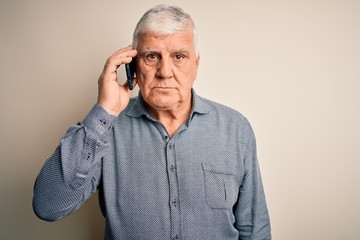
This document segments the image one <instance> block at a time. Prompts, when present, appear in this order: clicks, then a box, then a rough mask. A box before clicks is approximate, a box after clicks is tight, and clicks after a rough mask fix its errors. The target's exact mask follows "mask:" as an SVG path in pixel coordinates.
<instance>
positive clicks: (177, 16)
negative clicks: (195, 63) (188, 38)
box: [132, 4, 199, 56]
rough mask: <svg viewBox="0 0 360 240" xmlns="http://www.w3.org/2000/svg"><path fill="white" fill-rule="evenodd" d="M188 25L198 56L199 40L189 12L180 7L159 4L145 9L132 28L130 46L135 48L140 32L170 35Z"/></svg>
mask: <svg viewBox="0 0 360 240" xmlns="http://www.w3.org/2000/svg"><path fill="white" fill-rule="evenodd" d="M189 27H191V28H192V30H193V38H194V47H195V51H196V55H197V56H198V55H199V40H198V35H197V32H196V29H195V24H194V22H193V20H192V18H191V16H190V14H188V13H186V12H184V11H183V10H182V9H181V8H180V7H177V6H172V5H167V4H160V5H157V6H155V7H153V8H151V9H149V10H148V11H146V12H145V13H144V15H143V16H142V17H141V19H140V20H139V22H138V23H137V25H136V28H135V30H134V34H133V42H132V46H133V47H134V48H135V49H136V48H137V47H138V44H139V38H140V35H141V34H144V33H149V32H154V33H158V34H160V35H170V34H173V33H175V32H178V31H181V30H185V29H186V28H189Z"/></svg>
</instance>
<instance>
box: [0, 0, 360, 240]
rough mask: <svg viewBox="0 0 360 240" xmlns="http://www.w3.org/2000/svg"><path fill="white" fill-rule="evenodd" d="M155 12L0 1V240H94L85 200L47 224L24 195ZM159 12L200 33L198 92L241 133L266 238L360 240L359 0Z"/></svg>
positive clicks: (98, 221)
mask: <svg viewBox="0 0 360 240" xmlns="http://www.w3.org/2000/svg"><path fill="white" fill-rule="evenodd" d="M158 3H161V2H160V1H156V0H147V1H145V0H143V1H139V0H132V1H123V0H104V1H95V0H86V1H85V0H77V1H70V0H64V1H51V0H43V1H41V0H31V1H30V0H29V1H25V0H1V2H0V41H1V42H0V70H1V71H0V109H1V118H0V119H1V120H0V121H1V124H0V148H1V149H0V151H1V166H0V187H1V193H0V194H1V195H0V196H1V197H0V239H4V240H5V239H34V240H35V239H36V240H38V239H52V240H56V239H59V240H60V239H77V240H89V239H90V240H95V239H102V236H103V232H104V230H103V227H104V219H103V217H102V216H101V214H100V211H99V208H98V204H97V196H96V195H95V196H94V197H93V198H91V199H90V200H89V201H88V202H87V203H86V204H85V205H84V206H83V207H82V208H81V209H80V210H79V211H78V212H76V213H75V214H73V215H71V216H69V217H66V218H64V219H62V220H59V221H57V222H53V223H48V222H44V221H41V220H39V219H37V218H36V216H35V215H34V214H33V212H32V206H31V201H32V190H33V189H32V188H33V184H34V180H35V178H36V176H37V174H38V172H39V170H40V168H41V166H42V165H43V163H44V161H45V160H46V159H47V157H48V156H50V154H51V153H52V152H53V151H54V150H55V148H56V146H57V144H58V143H59V140H60V138H61V137H62V135H63V134H64V133H65V132H66V130H67V128H68V127H69V126H71V125H72V124H75V123H76V122H78V121H81V120H82V119H83V118H84V117H85V116H86V114H87V112H88V111H89V110H90V108H91V107H92V106H93V104H94V103H95V102H96V97H97V79H98V76H99V74H100V73H101V70H102V67H103V65H104V63H105V61H106V59H107V57H108V56H110V55H111V54H112V53H113V52H115V51H116V50H118V49H119V48H122V47H125V46H128V45H129V44H131V37H132V32H133V29H134V27H135V24H136V23H137V21H138V19H139V18H140V17H141V15H142V14H143V13H144V12H145V11H146V10H147V9H149V8H150V7H152V6H154V5H156V4H158ZM169 3H173V4H177V5H179V6H181V7H182V8H183V9H184V10H186V11H187V12H189V13H190V14H192V16H193V18H194V20H195V22H196V25H197V28H198V32H199V33H200V41H201V49H200V51H201V65H200V69H199V74H198V79H197V81H196V83H195V90H196V91H197V93H198V94H199V95H202V96H204V97H206V98H210V99H212V100H215V101H217V102H220V103H222V104H225V105H228V106H230V107H232V108H235V109H237V110H238V111H240V112H241V113H243V114H244V115H245V116H246V117H247V118H248V119H249V120H250V122H251V123H252V126H253V128H254V131H255V134H256V137H257V144H258V156H259V161H260V166H261V171H262V175H263V182H264V186H265V191H266V197H267V202H268V207H269V211H270V216H271V223H272V229H273V239H274V240H304V239H315V240H322V239H324V240H339V239H341V240H358V239H360V219H359V218H360V207H359V205H360V204H359V203H360V187H359V182H360V172H359V171H360V93H359V91H360V14H359V13H360V1H358V0H303V1H291V0H273V1H266V0H252V1H250V0H233V1H231V0H222V1H195V0H176V1H172V2H169ZM119 78H120V81H124V74H122V72H121V71H120V74H119ZM139 227H141V226H139Z"/></svg>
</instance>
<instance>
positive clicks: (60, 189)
mask: <svg viewBox="0 0 360 240" xmlns="http://www.w3.org/2000/svg"><path fill="white" fill-rule="evenodd" d="M136 53H137V52H136V50H134V49H132V47H131V46H130V47H127V48H123V49H120V50H119V51H117V52H116V53H114V54H113V55H112V56H110V57H109V58H108V59H107V61H106V64H105V66H104V69H103V71H102V73H101V75H100V77H99V81H98V84H99V93H98V102H97V104H96V105H95V106H94V108H93V109H92V110H91V111H90V113H89V114H88V116H87V117H86V118H85V120H84V122H83V123H82V124H78V125H76V126H73V127H71V128H70V129H69V130H68V132H67V133H66V135H65V136H64V137H63V138H62V139H61V142H60V145H59V146H58V147H57V149H56V150H55V152H54V153H53V155H52V156H51V157H50V158H49V159H48V160H47V161H46V163H45V165H44V166H43V168H42V169H41V171H40V173H39V175H38V177H37V179H36V182H35V186H34V197H33V209H34V212H35V214H36V215H37V216H38V217H39V218H41V219H44V220H47V221H55V220H57V219H60V218H62V217H64V216H67V215H69V214H71V213H72V212H74V211H75V210H77V209H78V208H79V207H80V206H81V205H82V204H83V203H84V201H85V200H86V199H88V198H89V197H90V196H91V194H92V193H94V192H95V191H96V189H97V186H98V184H99V182H100V180H101V179H100V178H101V159H102V157H103V156H104V155H105V154H106V150H107V149H108V147H109V146H108V144H107V143H106V138H107V136H108V134H109V130H110V128H111V127H112V126H113V124H114V122H115V120H116V118H117V116H118V115H119V114H120V113H121V112H122V111H123V110H124V109H125V107H126V106H127V104H128V103H129V99H130V96H131V91H130V89H129V88H128V86H127V83H125V84H124V85H120V84H118V82H117V75H116V69H117V68H118V67H119V66H120V65H121V64H124V63H129V62H130V61H131V60H132V57H134V56H135V55H136Z"/></svg>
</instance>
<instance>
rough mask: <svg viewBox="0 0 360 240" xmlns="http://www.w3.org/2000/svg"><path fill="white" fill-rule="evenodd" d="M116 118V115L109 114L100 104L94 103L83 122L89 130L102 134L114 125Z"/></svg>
mask: <svg viewBox="0 0 360 240" xmlns="http://www.w3.org/2000/svg"><path fill="white" fill-rule="evenodd" d="M116 119H117V117H116V116H113V115H111V114H109V113H108V112H107V111H106V110H105V109H103V108H102V107H100V105H98V104H95V105H94V107H93V108H92V109H91V111H90V112H89V113H88V115H87V116H86V117H85V119H84V121H83V124H84V126H85V127H87V128H88V129H90V130H91V131H94V132H96V133H97V134H99V135H102V134H104V133H105V132H106V131H108V130H109V129H111V128H112V127H113V126H114V124H115V122H116Z"/></svg>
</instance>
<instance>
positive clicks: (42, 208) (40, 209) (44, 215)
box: [32, 199, 61, 222]
mask: <svg viewBox="0 0 360 240" xmlns="http://www.w3.org/2000/svg"><path fill="white" fill-rule="evenodd" d="M32 207H33V211H34V213H35V215H36V216H37V217H38V218H39V219H41V220H44V221H47V222H54V221H56V220H58V219H60V218H61V217H59V216H56V215H57V214H56V213H54V212H53V211H51V210H50V209H49V208H48V207H47V206H46V204H40V203H38V202H37V201H36V199H33V205H32Z"/></svg>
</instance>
